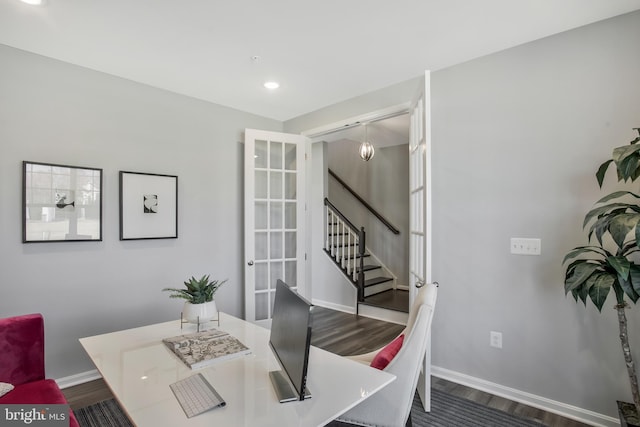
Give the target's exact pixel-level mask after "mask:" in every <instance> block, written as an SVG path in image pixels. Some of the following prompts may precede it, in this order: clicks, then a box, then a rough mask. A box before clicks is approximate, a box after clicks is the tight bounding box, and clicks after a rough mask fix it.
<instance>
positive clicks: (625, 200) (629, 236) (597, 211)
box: [563, 128, 640, 416]
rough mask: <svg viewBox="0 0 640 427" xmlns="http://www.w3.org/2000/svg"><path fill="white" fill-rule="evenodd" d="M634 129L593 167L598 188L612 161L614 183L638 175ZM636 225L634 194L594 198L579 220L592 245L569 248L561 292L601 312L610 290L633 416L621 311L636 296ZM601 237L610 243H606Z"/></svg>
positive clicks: (639, 404)
mask: <svg viewBox="0 0 640 427" xmlns="http://www.w3.org/2000/svg"><path fill="white" fill-rule="evenodd" d="M634 130H636V131H637V132H638V135H639V136H638V137H636V138H635V139H634V140H632V141H631V142H630V143H629V145H625V146H622V147H617V148H615V149H614V150H613V156H612V158H611V159H610V160H607V161H606V162H604V163H603V164H602V165H601V166H600V168H599V169H598V171H597V173H596V178H597V180H598V185H599V186H600V188H602V184H603V182H604V177H605V174H606V172H607V170H608V169H609V166H610V165H611V164H612V163H613V164H615V166H616V171H617V176H618V181H624V182H627V181H631V182H634V181H635V180H636V179H638V178H639V177H640V144H638V142H640V128H634ZM639 224H640V195H638V194H635V193H632V192H630V191H616V192H614V193H611V194H609V195H607V196H605V197H603V198H601V199H600V200H598V201H597V202H596V207H594V208H593V209H592V210H591V211H589V213H587V215H586V216H585V219H584V223H583V228H585V229H586V228H587V226H588V227H589V234H588V240H589V241H591V240H592V238H593V237H594V236H595V238H596V241H597V244H594V245H589V246H579V247H577V248H574V249H573V250H572V251H571V252H569V253H568V254H567V255H566V256H565V258H564V261H563V263H564V264H566V263H567V262H569V261H570V260H574V259H575V260H574V261H572V262H571V263H570V264H569V265H568V266H567V272H566V276H565V281H564V290H565V293H569V292H571V295H573V298H574V299H575V300H576V301H582V303H583V304H585V306H586V304H587V300H591V302H593V304H594V305H595V306H596V307H597V308H598V311H602V307H603V305H604V302H605V300H606V299H607V296H608V295H609V294H610V292H611V289H612V288H613V293H614V295H615V298H616V305H615V309H616V311H617V313H618V325H619V329H620V344H621V346H622V353H623V355H624V360H625V364H626V366H627V373H628V375H629V382H630V385H631V394H632V396H633V402H634V405H635V407H636V413H637V414H638V416H640V391H639V388H638V377H637V375H636V370H635V364H634V361H633V357H632V355H631V347H630V344H629V336H628V334H627V317H626V314H625V309H626V308H628V307H629V304H628V303H627V301H626V299H627V298H628V299H629V300H631V301H632V302H633V303H634V304H635V303H636V301H638V299H639V298H640V265H639V264H638V263H637V260H638V256H634V254H635V253H637V252H640V226H639ZM607 235H608V236H609V237H610V240H607V239H606V236H607Z"/></svg>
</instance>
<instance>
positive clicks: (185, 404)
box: [169, 374, 226, 418]
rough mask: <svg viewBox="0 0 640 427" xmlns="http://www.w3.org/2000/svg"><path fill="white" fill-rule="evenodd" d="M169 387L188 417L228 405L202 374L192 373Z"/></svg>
mask: <svg viewBox="0 0 640 427" xmlns="http://www.w3.org/2000/svg"><path fill="white" fill-rule="evenodd" d="M169 387H171V391H173V394H175V396H176V398H177V399H178V402H179V403H180V406H182V409H183V410H184V413H185V414H186V415H187V418H191V417H194V416H196V415H198V414H202V413H203V412H206V411H208V410H210V409H213V408H217V407H219V406H225V405H226V402H225V401H224V399H222V397H221V396H220V395H219V394H218V392H217V391H216V390H215V389H214V388H213V387H212V386H211V384H209V382H208V381H207V380H206V379H205V378H204V377H203V376H202V374H196V375H192V376H190V377H187V378H185V379H183V380H180V381H178V382H175V383H173V384H170V385H169Z"/></svg>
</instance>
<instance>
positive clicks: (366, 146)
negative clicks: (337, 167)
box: [359, 123, 376, 162]
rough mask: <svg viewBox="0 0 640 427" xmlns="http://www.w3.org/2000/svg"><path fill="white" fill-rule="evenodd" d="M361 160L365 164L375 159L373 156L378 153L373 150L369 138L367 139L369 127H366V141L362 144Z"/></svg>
mask: <svg viewBox="0 0 640 427" xmlns="http://www.w3.org/2000/svg"><path fill="white" fill-rule="evenodd" d="M359 151H360V158H362V160H364V161H365V162H368V161H369V160H371V159H372V158H373V155H374V154H375V153H376V150H375V149H374V148H373V145H371V143H370V142H369V138H367V125H366V123H365V125H364V141H362V144H360V150H359Z"/></svg>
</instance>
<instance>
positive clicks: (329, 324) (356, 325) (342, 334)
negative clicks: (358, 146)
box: [63, 306, 586, 427]
mask: <svg viewBox="0 0 640 427" xmlns="http://www.w3.org/2000/svg"><path fill="white" fill-rule="evenodd" d="M402 329H403V326H402V325H396V324H393V323H387V322H383V321H380V320H375V319H370V318H367V317H362V316H359V317H358V316H355V315H352V314H347V313H342V312H339V311H334V310H329V309H326V308H322V307H317V306H316V307H314V312H313V336H312V340H311V341H312V344H313V345H315V346H317V347H320V348H323V349H325V350H327V351H330V352H333V353H336V354H340V355H342V356H347V355H352V354H359V353H365V352H369V351H372V350H375V349H378V348H380V347H382V346H384V345H385V344H387V343H388V342H389V341H391V340H392V339H393V338H394V337H396V336H397V335H398V334H399V333H400V332H401V331H402ZM431 386H432V387H433V388H437V389H439V390H442V391H445V392H447V393H450V394H453V395H456V396H459V397H463V398H465V399H469V400H472V401H474V402H478V403H481V404H483V405H487V406H489V407H492V408H495V409H499V410H501V411H505V412H508V413H510V414H515V415H518V416H520V417H523V418H527V419H530V420H534V421H537V422H541V423H543V424H544V425H546V426H549V427H582V426H586V424H582V423H579V422H577V421H573V420H570V419H567V418H564V417H561V416H559V415H556V414H552V413H549V412H545V411H542V410H540V409H537V408H532V407H530V406H527V405H524V404H522V403H518V402H513V401H511V400H508V399H504V398H502V397H498V396H494V395H491V394H489V393H486V392H483V391H480V390H475V389H473V388H470V387H466V386H463V385H460V384H456V383H453V382H450V381H447V380H444V379H441V378H436V377H432V378H431ZM63 393H64V394H65V396H66V398H67V400H68V401H69V404H70V405H71V409H78V408H82V407H85V406H88V405H92V404H94V403H97V402H100V401H101V400H105V399H109V398H112V397H113V395H112V394H111V391H110V390H109V387H108V386H107V385H106V384H105V382H104V381H103V380H101V379H99V380H95V381H90V382H88V383H85V384H80V385H77V386H74V387H69V388H66V389H64V390H63Z"/></svg>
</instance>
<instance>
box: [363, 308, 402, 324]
mask: <svg viewBox="0 0 640 427" xmlns="http://www.w3.org/2000/svg"><path fill="white" fill-rule="evenodd" d="M358 314H359V315H360V316H364V317H369V318H371V319H376V320H383V321H385V322H390V323H396V324H398V325H406V324H407V319H409V314H408V313H403V312H401V311H396V310H387V309H386V308H380V307H373V306H371V305H366V304H360V306H359V308H358Z"/></svg>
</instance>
